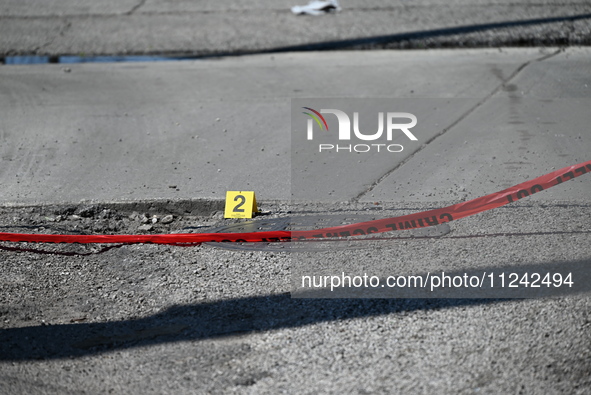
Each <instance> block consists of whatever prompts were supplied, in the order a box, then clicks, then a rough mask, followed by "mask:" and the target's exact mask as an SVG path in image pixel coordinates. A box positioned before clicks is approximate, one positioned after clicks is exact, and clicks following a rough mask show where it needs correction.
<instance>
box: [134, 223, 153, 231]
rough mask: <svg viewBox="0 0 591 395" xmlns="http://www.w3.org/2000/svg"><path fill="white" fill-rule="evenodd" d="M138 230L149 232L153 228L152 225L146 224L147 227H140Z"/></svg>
mask: <svg viewBox="0 0 591 395" xmlns="http://www.w3.org/2000/svg"><path fill="white" fill-rule="evenodd" d="M137 229H138V230H141V231H144V232H149V231H151V230H152V229H153V226H152V225H150V224H145V225H140V226H139V227H138V228H137Z"/></svg>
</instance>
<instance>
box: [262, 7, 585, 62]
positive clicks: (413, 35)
mask: <svg viewBox="0 0 591 395" xmlns="http://www.w3.org/2000/svg"><path fill="white" fill-rule="evenodd" d="M590 18H591V14H580V15H571V16H559V17H553V18H535V19H526V20H518V21H506V22H495V23H484V24H479V25H467V26H456V27H448V28H441V29H433V30H423V31H416V32H407V33H397V34H387V35H382V36H373V37H364V38H355V39H348V40H335V41H325V42H320V43H311V44H302V45H293V46H287V47H281V48H275V49H271V50H267V51H261V52H263V53H265V52H293V51H319V50H339V49H346V48H351V47H358V46H372V45H384V44H393V43H397V42H401V41H410V40H421V39H427V38H437V37H445V36H453V35H457V34H469V33H474V32H482V31H487V30H494V29H502V28H510V27H519V26H531V25H543V24H548V23H557V22H567V21H568V22H573V21H576V20H580V19H590ZM514 44H515V45H518V44H520V43H519V42H516V43H514ZM555 44H556V45H560V44H563V43H561V42H558V41H557V42H556V43H555ZM504 45H506V43H504ZM521 45H529V43H521Z"/></svg>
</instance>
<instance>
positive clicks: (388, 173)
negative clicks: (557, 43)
mask: <svg viewBox="0 0 591 395" xmlns="http://www.w3.org/2000/svg"><path fill="white" fill-rule="evenodd" d="M563 50H564V49H563V48H560V49H557V50H556V51H554V52H552V53H550V54H547V55H544V56H542V57H540V58H536V59H532V60H528V61H527V62H525V63H523V64H522V65H520V66H519V67H518V68H517V69H516V70H515V71H514V72H513V73H512V74H511V75H510V76H509V77H508V78H506V79H504V80H502V81H501V83H500V84H499V85H498V86H497V87H496V88H495V89H493V90H492V92H491V93H489V94H488V95H487V96H486V97H484V98H483V99H482V100H480V101H479V102H478V103H476V104H475V105H474V106H473V107H472V108H470V109H468V111H466V112H465V113H464V114H462V115H461V116H460V117H459V118H458V119H456V120H455V121H454V122H452V123H451V124H450V125H449V126H448V127H447V128H444V129H443V130H441V131H440V132H439V133H437V134H436V135H435V136H433V137H431V138H430V139H429V140H427V141H426V142H425V143H424V144H423V145H421V147H419V149H417V150H416V151H415V152H413V153H412V154H411V155H410V156H409V157H408V158H406V159H404V160H403V161H401V162H400V163H399V164H397V165H396V166H394V167H393V168H392V169H390V170H388V171H387V172H386V173H385V174H383V175H382V176H381V177H380V178H378V179H377V180H376V181H374V182H373V183H372V184H371V185H370V186H369V187H368V188H367V189H366V190H365V191H363V192H361V193H359V194H358V195H357V196H355V197H354V198H352V199H351V200H350V202H351V203H357V202H358V201H359V200H360V199H361V198H362V197H363V196H365V195H367V194H368V193H370V192H371V191H373V190H374V189H375V188H376V187H377V186H378V185H379V184H380V183H381V182H382V181H384V180H385V179H386V178H387V177H388V176H390V174H392V173H394V172H395V171H396V170H398V169H400V168H401V167H402V166H404V165H405V164H406V163H408V162H409V161H410V160H411V159H413V158H414V157H415V156H416V155H418V154H419V153H420V152H422V151H423V150H424V149H425V148H426V147H427V146H428V145H429V144H430V143H432V142H433V141H435V140H436V139H437V138H439V137H441V136H443V135H444V134H445V133H447V132H448V131H449V130H451V129H453V128H454V127H455V126H457V125H458V124H459V123H460V122H462V121H463V120H464V119H466V118H467V117H468V116H469V115H471V114H472V113H473V112H474V111H476V110H477V109H479V108H480V107H482V106H483V105H484V104H485V103H486V102H487V101H488V100H489V99H491V98H492V97H493V96H494V95H495V94H497V93H498V92H499V91H500V90H501V89H503V87H504V86H506V85H507V84H508V83H509V82H510V81H511V80H513V79H514V78H515V77H517V75H519V73H521V72H522V71H523V70H524V69H525V68H526V67H527V66H529V65H530V64H532V63H534V62H543V61H544V60H546V59H549V58H551V57H553V56H556V55H558V54H559V53H560V52H562V51H563Z"/></svg>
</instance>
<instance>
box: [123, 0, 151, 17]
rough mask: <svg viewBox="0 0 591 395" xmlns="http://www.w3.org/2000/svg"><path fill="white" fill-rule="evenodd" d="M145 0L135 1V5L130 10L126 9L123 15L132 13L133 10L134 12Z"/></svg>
mask: <svg viewBox="0 0 591 395" xmlns="http://www.w3.org/2000/svg"><path fill="white" fill-rule="evenodd" d="M146 1H147V0H140V2H139V3H137V4H136V5H134V6H133V7H132V8H131V10H129V11H127V12H126V13H125V14H124V15H132V14H133V13H134V12H136V11H137V10H138V8H141V7H143V5H144V4H146Z"/></svg>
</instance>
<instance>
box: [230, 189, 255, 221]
mask: <svg viewBox="0 0 591 395" xmlns="http://www.w3.org/2000/svg"><path fill="white" fill-rule="evenodd" d="M258 212H259V209H258V208H257V199H256V198H255V196H254V192H253V191H227V192H226V209H225V210H224V218H252V215H253V213H258Z"/></svg>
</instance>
